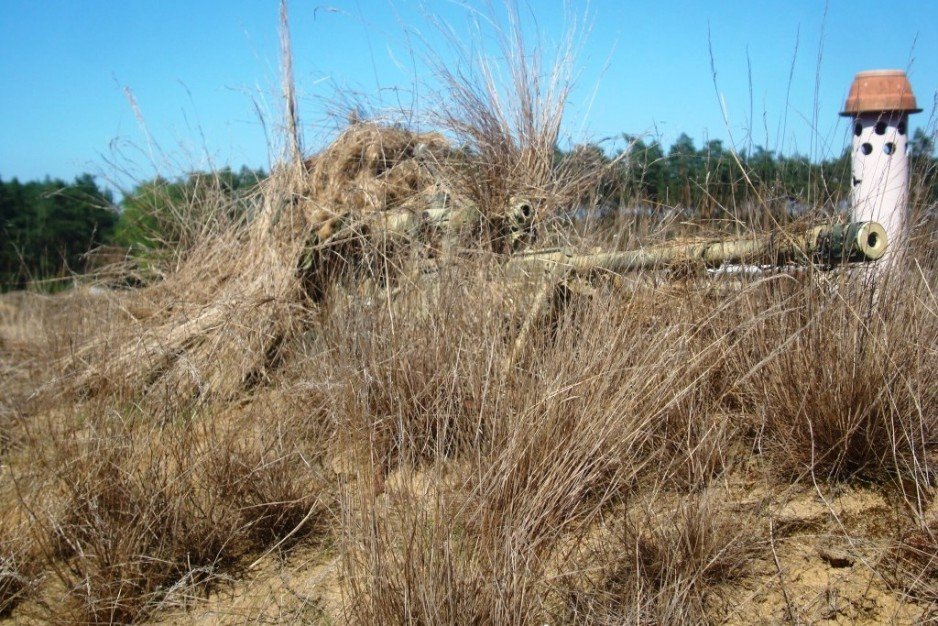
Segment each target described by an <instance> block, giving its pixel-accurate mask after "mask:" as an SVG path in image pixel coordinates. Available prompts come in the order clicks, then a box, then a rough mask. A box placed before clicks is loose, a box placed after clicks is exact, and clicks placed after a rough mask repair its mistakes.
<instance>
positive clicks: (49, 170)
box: [0, 0, 938, 185]
mask: <svg viewBox="0 0 938 626" xmlns="http://www.w3.org/2000/svg"><path fill="white" fill-rule="evenodd" d="M494 4H495V7H496V8H495V9H494V10H491V9H490V8H487V7H488V5H487V4H486V3H484V2H471V1H468V0H467V1H466V2H448V1H437V2H429V1H426V0H424V1H422V2H418V1H411V0H370V1H368V0H352V1H347V0H325V1H324V2H319V1H318V0H312V1H302V0H292V2H291V4H290V11H291V23H292V36H293V44H294V57H295V58H294V64H295V76H296V80H297V88H298V93H299V97H300V115H301V118H302V121H303V123H304V135H305V142H306V146H307V149H308V150H315V148H316V147H317V146H320V145H322V142H324V141H326V140H327V139H328V137H329V135H330V133H331V132H334V130H335V128H336V125H337V124H338V121H337V119H336V116H335V114H336V113H337V112H338V113H341V112H342V111H343V110H344V109H346V108H347V107H349V106H352V105H354V104H362V105H363V106H364V107H365V108H368V109H371V110H379V111H380V110H382V109H393V108H400V107H401V106H404V107H416V108H417V109H418V110H425V109H426V107H428V106H429V105H430V102H431V101H430V99H428V98H427V93H428V92H430V91H432V90H433V89H435V88H436V84H435V82H434V80H433V78H432V76H431V75H430V73H429V72H428V70H427V66H426V62H425V59H426V56H427V55H429V56H431V57H432V56H435V57H436V58H438V59H440V60H441V61H442V62H443V63H445V64H447V65H452V64H453V63H456V60H455V57H454V56H453V51H452V47H451V46H448V45H446V43H445V39H444V37H442V36H441V34H440V32H439V30H438V29H437V28H436V27H434V26H433V24H432V21H433V20H434V19H439V20H441V21H443V22H445V23H446V24H448V25H449V27H450V28H451V29H452V30H453V32H454V33H455V36H456V37H457V38H458V39H460V40H462V41H466V42H479V41H480V38H479V35H478V34H475V32H476V31H475V28H474V26H473V24H476V23H479V24H481V30H482V39H481V41H482V43H481V46H482V49H485V46H486V45H487V44H486V43H485V42H486V40H487V39H486V38H487V37H489V35H490V33H491V30H490V28H489V27H488V26H486V22H485V19H484V18H480V17H479V16H480V15H483V16H484V15H490V14H492V13H494V14H495V15H496V19H499V17H498V15H499V14H500V13H503V10H502V5H501V3H500V0H496V1H495V2H494ZM519 4H520V11H521V14H522V17H523V20H524V22H525V24H526V29H527V32H529V33H534V32H535V31H537V32H538V33H539V38H540V41H541V45H542V46H543V49H544V50H545V51H547V52H548V56H549V53H550V51H552V50H555V49H556V47H557V46H558V45H559V42H561V41H562V40H563V36H564V33H565V32H566V30H567V29H568V28H569V27H570V25H571V23H572V21H573V20H574V18H576V19H577V20H579V21H580V22H581V26H585V28H582V29H581V30H584V31H587V32H585V35H584V37H583V38H581V40H580V42H579V46H578V50H579V52H578V56H577V61H576V64H575V73H576V85H575V88H574V90H573V92H572V94H571V100H570V106H569V109H568V112H567V115H566V118H565V119H566V123H565V128H564V141H565V142H569V143H573V142H580V141H584V140H589V139H594V140H595V139H601V138H604V137H609V136H617V135H619V134H621V133H623V132H628V133H632V134H641V133H649V134H651V135H658V136H660V138H661V140H662V142H663V143H664V144H665V146H666V147H667V146H668V145H670V143H671V142H673V141H674V139H675V138H676V137H677V135H678V134H679V133H680V132H686V133H688V134H689V135H691V137H693V138H694V140H695V141H696V142H697V144H698V145H700V144H701V143H702V142H703V141H704V140H706V139H722V140H724V141H725V142H726V143H728V144H729V143H731V142H732V143H733V144H734V145H735V146H736V147H737V148H740V149H741V148H744V147H746V146H748V145H750V144H753V145H755V144H759V145H764V146H768V147H769V148H770V149H775V150H782V151H784V152H786V153H792V152H798V153H801V154H807V155H810V156H812V157H814V158H824V157H827V156H831V155H833V154H837V153H839V152H840V151H841V150H842V148H843V146H844V145H846V143H847V141H848V137H847V134H846V125H845V124H844V123H843V122H842V121H841V120H840V119H839V118H838V117H837V112H838V111H839V107H840V106H841V105H842V103H843V98H844V95H845V94H846V91H847V89H848V87H849V85H850V82H851V80H852V77H853V75H854V73H855V72H857V71H860V70H865V69H877V68H901V69H906V70H907V71H908V72H909V75H910V79H911V81H912V85H913V88H914V90H915V93H916V95H917V97H918V100H919V105H920V106H921V107H922V108H924V109H925V112H924V113H922V114H920V115H918V116H915V117H913V120H912V121H913V124H912V126H913V127H915V126H916V125H927V124H928V122H929V118H930V117H931V116H932V114H933V113H934V101H935V94H936V88H938V62H936V59H938V28H936V25H938V2H933V1H928V2H924V1H923V2H911V1H891V2H871V1H866V0H831V1H830V2H829V3H824V2H819V1H806V0H788V1H785V2H769V1H765V2H760V1H746V2H743V1H739V2H729V1H723V2H718V1H711V2H689V1H676V0H659V1H656V2H637V1H619V2H616V1H613V0H594V1H593V2H590V3H585V2H584V3H571V2H567V3H566V4H565V3H564V2H562V0H557V1H555V0H550V1H547V0H544V1H541V0H530V1H528V2H519ZM584 16H585V20H584ZM277 27H278V2H277V1H276V0H265V1H263V2H261V1H259V0H225V1H209V0H202V1H198V2H193V1H182V0H161V1H156V0H132V1H127V2H114V1H103V0H85V1H83V2H78V1H77V0H45V1H41V2H40V1H35V0H2V2H0V93H2V96H0V177H2V178H3V179H10V178H12V177H14V176H16V177H19V178H20V179H34V178H40V177H43V176H45V175H51V176H54V177H62V178H66V179H68V178H72V177H74V176H75V175H77V174H79V173H81V172H84V171H88V172H91V173H93V174H96V175H101V176H103V177H105V178H106V179H110V180H113V181H117V182H118V183H119V184H122V185H126V184H127V182H128V181H132V180H134V179H136V180H140V179H145V178H149V177H151V176H153V175H155V174H157V173H159V174H162V175H165V176H172V175H176V174H179V173H181V172H184V171H186V170H191V169H205V168H208V167H212V166H216V167H220V166H224V165H231V166H233V167H240V166H241V165H242V164H247V165H248V166H251V167H264V168H267V167H269V164H270V162H271V160H272V159H275V158H276V156H277V148H276V143H277V142H276V137H277V136H278V134H277V127H278V124H279V115H280V100H279V97H278V85H279V76H278V71H279V69H278V66H279V48H278V46H279V44H278V33H277ZM711 45H712V50H713V60H714V63H715V68H716V71H717V83H718V88H719V94H720V95H719V96H718V92H717V90H715V88H714V84H713V78H712V73H711V57H710V52H709V50H710V48H711ZM790 73H791V74H792V80H791V88H790V93H789V90H788V85H789V74H790ZM750 77H751V78H750ZM128 94H130V96H132V97H130V96H129V95H128ZM131 101H132V102H133V103H134V104H131ZM721 101H722V103H723V105H721ZM786 102H787V103H788V104H787V107H786ZM724 106H725V109H726V113H727V116H728V120H729V126H727V125H726V124H725V122H724V115H723V107H724ZM262 120H263V121H262ZM783 131H784V132H783Z"/></svg>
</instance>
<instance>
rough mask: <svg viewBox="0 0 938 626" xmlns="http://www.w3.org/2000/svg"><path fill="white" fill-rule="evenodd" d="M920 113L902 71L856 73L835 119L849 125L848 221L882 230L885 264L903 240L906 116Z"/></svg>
mask: <svg viewBox="0 0 938 626" xmlns="http://www.w3.org/2000/svg"><path fill="white" fill-rule="evenodd" d="M919 111H921V109H919V108H918V107H917V105H916V102H915V96H914V94H913V93H912V86H911V85H910V84H909V80H908V78H907V77H906V75H905V72H903V71H902V70H874V71H869V72H860V73H858V74H857V75H856V77H855V78H854V79H853V84H852V85H851V86H850V93H849V95H848V96H847V102H846V104H845V105H844V110H843V112H842V113H841V115H843V116H846V117H850V118H852V119H853V125H852V128H851V130H852V131H853V153H852V192H851V202H852V205H853V206H852V209H853V221H854V222H865V221H875V222H879V223H880V224H882V225H883V227H884V228H885V229H886V234H887V237H888V241H889V244H888V247H889V249H888V250H887V253H886V258H885V259H884V260H883V261H881V263H883V262H886V263H888V260H889V258H891V257H895V252H896V251H897V250H898V249H900V248H902V247H903V245H904V243H905V239H906V232H905V229H906V214H907V211H908V194H909V156H908V152H907V141H908V131H909V113H918V112H919Z"/></svg>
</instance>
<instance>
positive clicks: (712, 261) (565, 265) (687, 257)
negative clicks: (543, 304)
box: [509, 222, 887, 274]
mask: <svg viewBox="0 0 938 626" xmlns="http://www.w3.org/2000/svg"><path fill="white" fill-rule="evenodd" d="M886 244H887V241H886V231H885V230H884V229H883V227H882V226H880V225H879V224H878V223H877V222H855V223H852V224H843V225H821V226H814V227H812V228H809V229H807V230H805V231H802V232H799V233H775V234H773V235H770V236H765V237H752V238H742V239H714V240H697V241H694V242H690V243H673V244H660V245H655V246H650V247H647V248H641V249H638V250H630V251H626V252H596V253H592V254H574V253H572V252H571V251H569V250H565V249H552V250H542V251H532V252H527V253H521V254H517V255H515V256H514V257H512V259H511V261H510V262H509V264H510V265H511V266H514V267H515V268H519V269H520V268H534V267H545V266H546V267H554V268H556V269H557V270H560V271H566V272H570V273H573V274H590V273H595V272H603V271H605V272H612V273H625V272H631V271H637V270H643V269H656V268H665V267H669V266H677V265H682V264H693V263H702V264H703V265H705V266H708V267H712V266H719V265H723V264H744V263H745V264H749V263H752V264H763V265H780V266H781V265H789V264H802V265H803V264H819V265H822V266H828V267H832V266H835V265H839V264H841V263H856V262H863V261H876V260H877V259H879V258H880V257H882V256H883V254H884V253H885V251H886Z"/></svg>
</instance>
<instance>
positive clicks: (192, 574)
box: [0, 54, 938, 624]
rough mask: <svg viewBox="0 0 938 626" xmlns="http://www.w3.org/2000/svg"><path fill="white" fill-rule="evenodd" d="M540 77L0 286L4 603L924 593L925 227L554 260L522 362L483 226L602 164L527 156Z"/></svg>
mask: <svg viewBox="0 0 938 626" xmlns="http://www.w3.org/2000/svg"><path fill="white" fill-rule="evenodd" d="M520 58H525V57H524V55H523V54H522V55H520ZM536 74H537V72H536V71H535V74H530V73H525V72H520V73H516V74H515V75H514V79H515V89H516V92H517V93H516V95H517V96H518V98H517V101H518V102H519V103H520V108H519V109H518V116H519V117H515V118H512V116H510V115H506V114H504V112H500V111H499V110H498V109H497V108H495V107H494V105H493V103H494V102H495V100H494V98H493V93H492V92H491V91H488V90H487V87H483V88H479V87H478V86H473V85H469V84H465V83H460V82H459V80H460V79H458V78H455V77H452V76H451V77H450V79H451V82H452V85H451V88H452V90H453V93H454V101H455V103H456V106H455V107H454V108H453V109H452V110H451V111H450V115H451V116H452V117H450V118H449V121H448V122H446V123H447V124H448V130H449V131H451V132H454V133H455V134H456V135H457V136H461V137H462V138H463V139H464V140H465V141H466V142H467V145H468V147H467V148H465V149H462V148H461V149H459V150H455V149H453V148H452V147H451V146H449V145H448V144H447V142H446V141H445V140H444V139H443V138H442V136H440V135H437V134H419V133H415V132H411V131H409V130H406V129H402V128H398V127H391V128H388V127H385V126H382V125H379V124H377V123H374V122H357V123H355V124H353V125H352V126H350V127H349V128H348V129H347V130H345V131H344V132H343V133H342V134H341V135H339V137H338V138H337V140H336V141H335V142H334V143H333V144H332V145H331V146H329V147H327V148H326V149H325V150H324V151H323V152H321V153H320V154H318V155H316V156H314V157H311V158H309V159H307V160H306V161H305V163H304V162H301V161H299V160H293V161H291V163H290V164H287V165H284V166H283V167H281V168H280V169H279V170H277V171H275V172H274V173H273V175H272V176H271V177H270V179H268V180H267V181H265V182H264V183H263V184H262V185H261V187H260V188H259V190H258V191H257V196H256V198H255V199H254V206H255V207H256V211H255V212H254V213H253V214H252V215H249V216H248V217H247V218H246V219H245V220H244V222H243V223H238V224H231V225H229V226H228V227H226V228H224V229H214V228H213V229H208V230H207V231H206V235H205V237H204V238H202V239H201V240H200V241H199V242H198V243H196V244H194V245H193V246H191V247H190V248H188V249H187V250H186V251H185V254H184V255H182V256H181V257H180V261H179V265H178V267H177V268H176V270H175V271H173V272H171V273H170V274H169V275H167V276H166V277H165V279H164V280H162V281H160V282H158V283H155V284H151V285H149V286H146V287H144V288H141V289H136V290H130V291H123V292H119V291H104V292H101V291H92V290H88V289H86V288H84V287H77V288H76V289H74V290H73V291H72V292H70V293H68V294H64V295H61V296H57V297H46V296H38V295H32V294H11V295H6V296H4V297H3V300H2V301H0V371H2V376H3V379H2V383H0V384H2V387H0V390H2V401H0V444H2V453H0V454H2V456H0V463H2V464H0V497H2V498H3V502H4V507H3V509H2V511H0V568H2V569H0V612H3V614H5V615H12V616H13V617H14V618H16V619H22V620H29V619H35V620H45V621H48V620H54V621H59V622H72V623H88V622H93V623H102V622H108V623H111V622H122V623H123V622H140V621H145V620H148V619H154V620H161V619H173V618H181V619H184V620H186V621H198V620H200V619H202V618H203V617H205V616H206V615H207V613H202V611H203V610H206V611H208V609H205V607H212V608H211V611H210V612H211V615H213V616H214V617H213V619H221V620H222V621H231V622H235V623H237V622H242V621H245V620H248V619H252V620H254V619H256V620H261V619H276V620H280V621H298V620H309V619H322V620H323V621H325V622H333V623H334V622H342V623H344V622H350V623H362V624H372V623H426V624H437V623H439V624H447V623H449V624H461V623H474V624H488V623H498V624H543V623H590V624H611V623H623V622H641V623H674V622H687V623H704V622H729V623H751V622H753V621H768V622H773V621H786V620H790V621H794V622H802V621H814V620H818V619H844V620H850V621H870V622H879V621H887V620H895V621H900V622H901V621H913V620H925V619H933V618H934V617H935V616H936V611H938V593H936V589H938V582H936V581H938V576H936V572H938V568H936V565H935V562H934V556H933V555H934V553H935V548H936V546H938V544H936V542H935V535H936V526H935V515H936V508H935V507H936V504H935V498H934V496H935V487H936V485H935V471H936V467H935V463H936V460H938V397H936V386H935V384H934V381H935V380H936V379H938V351H936V346H938V315H936V311H938V300H936V296H935V285H936V275H935V269H934V268H935V267H936V262H935V255H936V251H935V250H934V249H933V247H928V245H922V244H919V245H917V247H914V248H913V249H912V250H911V252H910V254H909V256H908V258H906V259H904V260H902V262H901V263H898V264H897V265H896V266H895V267H894V268H892V271H891V272H889V273H886V272H883V273H880V274H877V275H875V276H872V277H871V275H870V274H868V273H867V272H866V270H863V269H844V270H839V271H835V272H831V273H823V272H821V271H819V270H815V269H813V268H804V269H802V270H800V271H797V272H794V273H778V274H768V275H765V276H761V277H757V278H753V277H747V276H741V275H724V276H707V275H706V274H704V273H702V272H699V271H698V270H699V268H695V267H686V268H682V270H681V271H678V272H671V273H668V272H664V271H657V272H646V273H642V274H638V275H633V276H607V277H603V278H601V279H598V280H597V281H595V282H594V283H593V284H592V285H588V286H587V285H577V284H571V285H568V286H567V287H568V288H567V289H566V290H564V292H563V294H562V296H563V298H564V300H565V304H566V306H565V307H563V308H562V310H558V311H556V312H555V314H553V315H550V316H547V317H546V318H545V319H542V320H541V322H543V323H541V324H539V325H537V327H536V328H534V332H532V333H531V335H530V337H529V341H528V342H527V343H525V344H523V345H522V348H523V349H522V350H520V353H519V354H515V350H516V346H515V339H516V337H517V336H518V333H519V329H520V327H521V325H522V323H523V320H525V319H526V318H527V317H528V306H529V303H530V301H531V297H532V289H531V286H530V284H529V283H526V282H524V281H519V280H517V277H507V276H506V275H505V264H504V262H503V261H504V255H503V254H502V253H503V252H504V247H503V246H499V245H498V244H497V242H496V241H495V239H496V238H495V237H492V236H491V235H492V233H497V232H499V228H494V229H493V228H489V227H488V226H487V224H491V223H493V222H497V221H498V220H499V219H503V218H504V215H502V214H500V212H501V211H504V210H505V207H506V206H508V204H509V203H510V201H511V198H512V197H513V196H514V195H517V194H521V195H525V196H526V197H531V198H533V199H534V200H535V207H536V209H537V210H538V211H539V221H542V222H543V221H544V220H545V219H546V218H549V217H551V216H552V214H551V211H552V209H554V208H557V207H559V206H561V205H563V203H564V202H566V201H567V200H568V199H569V198H570V197H572V195H576V194H579V193H581V191H582V189H583V188H584V186H588V184H589V181H591V180H596V178H595V177H596V176H598V175H599V174H600V172H596V171H592V172H587V171H580V170H577V171H568V170H564V169H562V168H558V167H555V166H554V164H553V163H552V161H551V160H550V155H549V154H548V151H552V149H553V146H554V144H555V142H556V138H557V137H556V133H557V129H558V124H559V119H560V113H561V110H562V104H563V97H562V94H563V93H564V91H563V89H562V85H561V87H558V89H559V91H557V90H555V91H549V92H546V93H551V94H560V96H557V97H555V96H551V97H547V98H546V100H545V96H544V93H545V92H544V91H542V90H541V89H540V87H539V86H538V85H539V83H537V81H536V80H535V75H536ZM545 102H546V103H547V104H549V106H547V107H546V108H544V103H545ZM444 121H445V120H444ZM291 127H292V128H295V120H293V125H292V126H291ZM522 181H524V183H523V184H522ZM571 190H574V191H571ZM440 192H442V193H443V194H444V195H449V196H451V197H455V198H461V199H462V200H461V201H464V202H468V203H471V204H472V205H473V206H475V207H476V208H477V209H478V212H479V216H480V217H479V222H480V223H476V224H471V225H469V228H470V230H472V232H473V237H469V238H464V239H463V240H461V243H463V244H465V245H464V247H462V248H459V247H457V248H456V249H455V250H451V251H450V252H451V254H446V255H440V254H437V252H438V251H436V250H433V249H432V248H433V246H431V245H427V244H426V243H425V242H424V241H421V240H420V238H419V237H416V238H413V237H409V236H405V237H402V238H400V239H396V240H395V241H393V242H390V241H389V240H388V238H387V237H386V236H385V235H386V231H382V230H381V229H380V228H377V227H376V226H375V224H373V223H371V222H369V221H368V219H369V217H368V216H372V217H373V216H374V215H376V214H377V215H380V214H387V213H389V212H392V211H403V212H409V213H413V214H418V215H419V214H420V213H421V212H422V211H423V210H424V209H426V208H428V207H429V206H430V205H431V203H432V202H434V201H435V200H434V198H436V196H437V195H438V193H440ZM652 225H653V226H661V227H662V228H664V227H665V226H667V227H668V228H670V229H671V230H672V232H673V230H674V228H675V226H674V225H673V224H652ZM916 228H917V229H918V230H917V233H916V236H917V237H918V239H916V240H917V241H930V239H929V238H930V237H931V235H929V234H928V233H931V232H934V229H935V225H934V223H933V222H931V221H929V220H927V219H926V220H922V221H920V222H918V225H917V226H916ZM922 229H925V230H924V231H922ZM689 230H691V229H689ZM922 232H925V235H924V236H920V235H921V234H922ZM486 233H488V236H486ZM565 236H566V237H567V238H568V240H569V243H571V244H572V245H574V246H576V247H580V248H583V249H587V248H589V247H591V246H592V245H594V244H595V243H596V242H598V241H603V240H607V241H608V232H603V231H602V230H601V229H600V230H590V229H586V230H585V232H581V233H579V234H577V235H573V234H570V233H567V234H566V235H565ZM469 244H471V245H469ZM509 278H510V279H509ZM871 280H872V281H873V283H875V284H871V282H870V281H871ZM506 364H507V365H506ZM301 557H302V558H301ZM302 559H306V560H305V561H304V560H302ZM309 572H314V574H309V575H306V574H308V573H309ZM275 579H276V580H275ZM298 580H299V581H304V582H302V583H298V582H297V581H298ZM297 585H301V586H299V587H298V586H297ZM263 589H267V590H268V592H263V593H261V592H259V591H258V590H263ZM274 590H276V592H275V591H274ZM226 597H227V598H233V599H232V600H231V601H229V602H227V603H226V601H225V600H224V598H226ZM245 598H247V599H248V600H245ZM219 607H222V608H221V609H219ZM219 615H225V617H218V616H219ZM206 619H207V618H206Z"/></svg>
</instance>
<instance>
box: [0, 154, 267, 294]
mask: <svg viewBox="0 0 938 626" xmlns="http://www.w3.org/2000/svg"><path fill="white" fill-rule="evenodd" d="M265 176H266V174H265V173H264V172H263V171H261V170H250V169H248V168H241V170H239V171H232V170H230V169H223V170H220V171H218V172H212V173H203V172H197V173H193V174H189V175H187V176H184V177H182V178H178V179H175V180H167V179H164V178H160V177H157V178H155V179H153V180H150V181H147V182H144V183H142V184H139V185H137V186H136V187H135V188H134V189H133V190H131V191H130V192H129V193H128V194H127V195H126V196H125V197H124V198H123V199H122V200H121V201H120V202H119V203H118V202H115V200H114V197H113V194H112V193H111V191H110V190H108V189H106V188H102V187H100V186H98V184H97V182H96V181H95V179H94V177H93V176H91V175H90V174H82V175H81V176H79V177H78V178H76V179H75V180H74V181H72V182H65V181H63V180H59V179H46V180H43V181H33V182H26V183H22V182H20V181H19V180H17V179H16V178H13V179H12V180H9V181H7V180H3V179H2V178H0V290H3V291H7V290H10V289H19V288H23V287H25V286H26V285H27V284H30V283H35V282H37V281H49V283H48V284H49V286H50V288H54V286H55V285H56V284H57V283H56V281H55V279H57V278H64V277H68V276H71V275H73V274H74V273H82V272H85V271H86V270H87V269H88V267H89V264H91V263H94V260H95V259H94V255H93V254H89V253H91V252H92V251H94V250H96V249H100V248H101V247H103V246H120V247H122V248H125V249H128V250H130V251H132V252H136V251H146V250H152V249H154V248H163V247H172V246H175V245H179V244H185V243H187V241H186V239H187V238H191V237H193V236H194V234H193V232H191V231H192V229H193V228H195V227H196V226H195V225H196V224H201V223H204V217H205V216H204V215H198V214H197V213H198V212H199V211H202V212H207V211H215V210H217V209H218V208H219V207H231V206H236V205H235V203H233V202H218V200H219V196H221V197H222V198H223V199H229V200H230V199H232V198H236V197H238V196H239V195H240V194H244V193H246V192H247V190H249V189H251V188H253V187H254V186H255V185H256V184H257V182H258V181H259V180H261V179H262V178H264V177H265ZM228 217H234V216H228Z"/></svg>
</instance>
